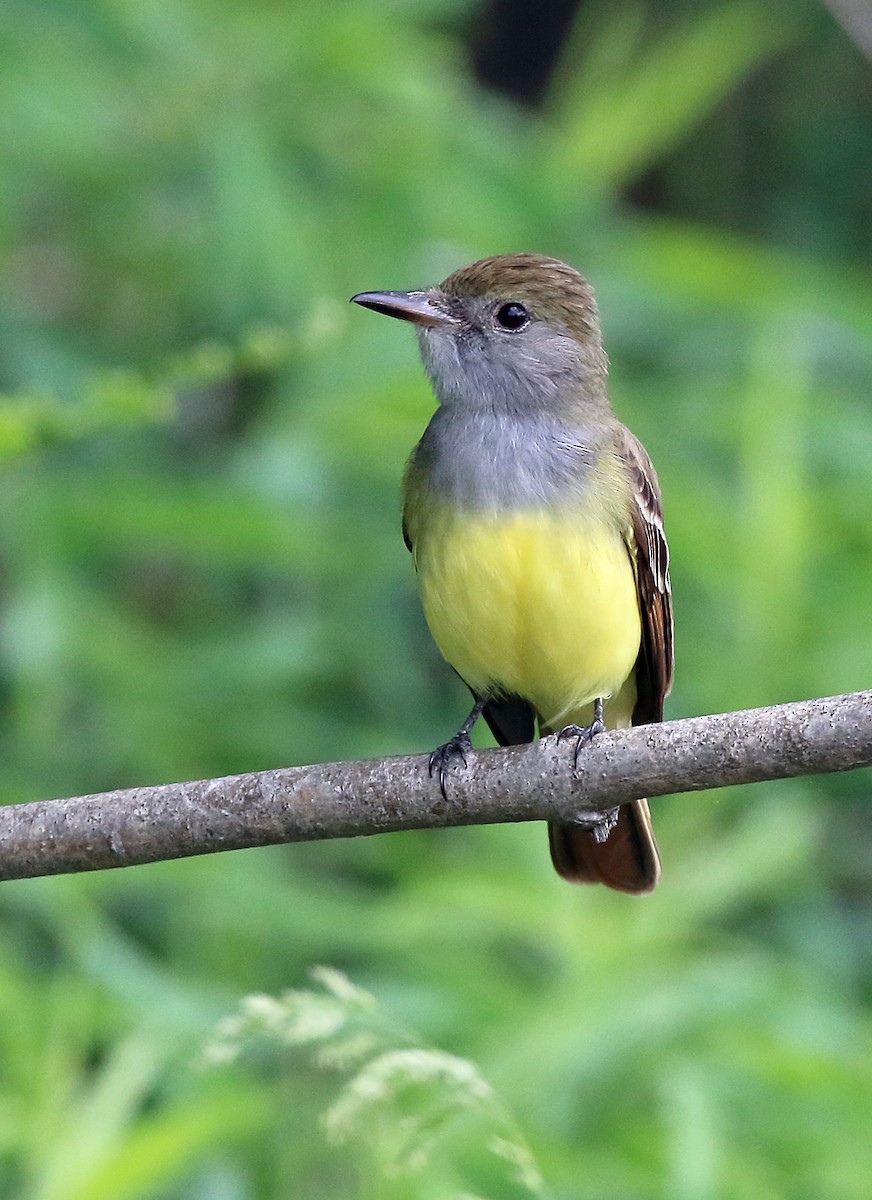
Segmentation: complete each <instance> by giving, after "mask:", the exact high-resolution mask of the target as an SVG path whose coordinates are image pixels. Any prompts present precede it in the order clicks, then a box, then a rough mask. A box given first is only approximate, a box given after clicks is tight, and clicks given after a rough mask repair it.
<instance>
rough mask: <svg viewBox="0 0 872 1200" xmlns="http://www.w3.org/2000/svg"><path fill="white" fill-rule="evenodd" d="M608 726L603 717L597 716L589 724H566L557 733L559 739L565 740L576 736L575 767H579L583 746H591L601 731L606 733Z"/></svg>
mask: <svg viewBox="0 0 872 1200" xmlns="http://www.w3.org/2000/svg"><path fill="white" fill-rule="evenodd" d="M605 730H606V727H605V724H604V722H603V719H602V717H600V716H595V717H594V719H593V720H592V721H591V723H590V724H589V725H566V726H565V727H564V728H563V729H561V730H560V732H559V733H558V735H557V741H558V742H563V741H566V740H567V739H568V738H575V751H574V753H573V755H572V766H573V769H576V768H577V767H578V756H579V754H580V752H581V749H582V747H583V746H589V745H590V743H591V742H592V741H593V739H594V738H595V737H596V736H597V734H599V733H605Z"/></svg>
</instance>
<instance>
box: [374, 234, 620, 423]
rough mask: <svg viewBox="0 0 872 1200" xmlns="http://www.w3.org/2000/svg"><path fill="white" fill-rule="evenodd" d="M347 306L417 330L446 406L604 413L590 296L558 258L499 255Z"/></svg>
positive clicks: (603, 366)
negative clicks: (433, 281) (428, 283)
mask: <svg viewBox="0 0 872 1200" xmlns="http://www.w3.org/2000/svg"><path fill="white" fill-rule="evenodd" d="M352 300H353V301H354V303H356V304H362V305H363V306H364V307H365V308H371V309H374V310H375V311H376V312H381V313H385V314H387V315H388V316H391V317H399V318H400V319H401V320H404V321H410V322H411V323H412V324H413V325H414V326H415V330H416V332H417V335H418V343H419V345H420V348H421V357H422V358H423V360H424V366H425V368H426V370H427V373H428V375H429V376H430V379H431V381H432V384H433V390H434V391H435V393H436V396H437V399H438V400H439V401H440V403H442V404H463V405H468V406H475V407H491V408H494V409H497V410H501V409H509V410H512V411H516V412H523V411H530V410H541V409H543V408H544V409H547V410H549V411H559V410H561V409H563V408H570V409H574V410H576V411H577V410H578V407H579V405H582V406H592V407H606V406H607V401H606V397H605V379H606V371H607V368H608V360H607V359H606V356H605V352H604V351H603V347H602V338H601V336H600V325H599V318H598V316H597V310H596V303H595V301H594V297H593V290H592V289H591V287H590V285H589V284H588V283H587V281H586V280H585V279H584V278H583V277H582V276H581V275H579V273H578V272H577V271H575V270H573V268H572V267H569V266H567V265H566V264H565V263H562V262H559V261H558V260H557V259H554V258H546V257H545V256H544V255H541V254H502V255H498V256H496V257H494V258H483V259H481V260H480V261H479V262H474V263H471V264H470V265H469V266H467V267H461V268H460V270H459V271H455V272H454V274H453V275H449V277H448V278H447V279H446V280H445V281H444V282H443V283H441V284H439V286H438V287H433V288H428V289H427V290H425V291H418V292H361V293H359V294H358V295H357V296H353V297H352Z"/></svg>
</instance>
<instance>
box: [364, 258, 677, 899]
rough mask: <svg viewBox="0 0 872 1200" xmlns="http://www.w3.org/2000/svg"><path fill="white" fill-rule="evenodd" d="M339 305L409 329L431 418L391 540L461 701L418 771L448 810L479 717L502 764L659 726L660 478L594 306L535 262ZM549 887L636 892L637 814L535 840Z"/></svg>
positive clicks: (643, 876) (667, 670)
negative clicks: (619, 396)
mask: <svg viewBox="0 0 872 1200" xmlns="http://www.w3.org/2000/svg"><path fill="white" fill-rule="evenodd" d="M352 301H353V302H354V303H356V304H359V305H362V306H363V307H365V308H368V309H372V310H374V311H375V312H378V313H383V314H385V315H387V316H391V317H396V318H399V319H401V320H404V321H407V322H409V323H410V324H411V325H412V326H413V327H414V329H415V332H416V334H417V339H418V346H419V350H420V354H421V358H422V361H423V365H424V369H425V371H426V374H427V376H428V377H429V380H430V383H431V386H432V389H433V392H434V394H435V398H436V400H437V402H438V403H437V407H436V410H435V412H434V414H433V416H432V418H431V420H430V422H429V424H428V425H427V427H426V429H425V431H424V434H423V436H422V438H421V440H420V441H419V442H418V444H417V445H416V446H415V448H414V450H413V451H412V454H411V456H410V458H409V460H408V463H407V466H406V470H405V476H404V483H403V536H404V539H405V542H406V545H407V547H408V548H409V550H410V551H411V553H412V557H413V561H414V565H415V568H416V571H417V575H418V581H419V590H420V596H421V602H422V605H423V609H424V614H425V617H426V620H427V623H428V625H429V628H430V632H431V634H432V636H433V639H434V641H435V642H436V645H437V647H438V649H439V650H440V652H441V654H442V656H443V657H444V658H445V659H446V661H447V662H448V663H449V664H450V665H451V666H452V667H453V668H454V670H455V671H456V673H457V674H458V675H459V676H460V678H461V679H462V680H463V681H464V682H465V683H466V685H467V686H468V687H469V689H470V691H471V692H472V696H473V700H474V704H473V707H472V709H471V711H470V713H469V715H468V717H467V719H466V720H465V721H464V722H463V724H462V725H461V726H460V728H459V729H458V731H457V733H456V734H455V735H454V736H453V737H452V738H451V739H449V741H448V742H446V743H445V744H444V745H441V746H439V747H438V748H437V749H436V750H435V751H434V752H433V754H432V755H431V756H430V774H431V775H436V776H438V780H439V785H440V787H441V788H442V791H443V795H444V793H445V788H446V782H447V780H448V779H450V775H451V772H452V769H453V768H454V767H455V766H457V765H458V764H459V762H460V761H462V762H463V763H465V762H466V754H467V753H468V751H469V750H470V749H471V741H470V732H471V730H472V727H473V725H474V724H475V722H476V721H477V720H478V718H479V717H480V716H483V717H484V719H485V721H486V722H487V724H488V725H489V727H490V729H491V731H492V733H493V735H494V737H495V738H496V740H497V742H498V743H499V744H500V745H503V746H505V745H516V744H521V743H526V742H531V741H533V740H535V737H536V731H537V727H538V733H539V736H545V735H547V734H550V733H557V734H558V735H559V737H560V739H561V740H563V739H574V740H575V748H574V760H573V761H574V763H575V764H576V766H577V762H578V756H579V753H580V752H581V751H582V750H583V749H584V748H585V747H586V746H587V745H588V744H589V743H590V742H591V741H592V740H593V738H595V737H596V736H597V735H598V734H599V733H600V732H602V731H603V730H604V729H606V728H612V729H614V728H626V727H628V726H630V725H639V724H649V723H651V722H656V721H660V720H662V717H663V702H664V699H665V698H666V696H667V694H668V692H669V690H670V687H671V683H672V675H673V662H674V654H673V617H672V595H671V589H670V582H669V548H668V544H667V541H666V536H665V533H664V527H663V514H662V506H661V497H660V487H659V483H658V480H657V475H656V473H655V471H654V468H653V466H652V464H651V460H650V458H649V457H648V454H647V452H646V451H645V449H644V447H643V445H642V443H641V442H640V441H639V440H638V439H637V438H636V437H635V436H634V435H633V434H632V433H631V432H630V430H629V429H627V428H626V426H624V425H622V424H621V423H620V422H619V421H618V419H617V417H615V415H614V413H613V411H612V408H611V405H610V403H609V399H608V395H607V387H606V384H607V375H608V359H607V357H606V354H605V351H604V349H603V343H602V335H601V329H600V320H599V315H598V310H597V305H596V301H595V298H594V293H593V289H592V287H591V286H590V284H589V283H588V282H587V280H586V279H585V278H584V277H583V276H582V275H581V274H580V273H579V272H578V271H576V270H575V269H574V268H573V267H571V266H569V265H567V264H566V263H564V262H561V261H560V260H558V259H555V258H550V257H547V256H545V255H541V254H532V253H517V254H501V255H496V256H493V257H489V258H483V259H480V260H478V261H477V262H473V263H471V264H469V265H468V266H464V267H461V268H460V269H459V270H456V271H455V272H454V273H453V274H451V275H449V276H448V278H447V279H445V280H444V281H443V282H442V283H441V284H439V285H438V286H435V287H429V288H426V289H424V290H418V291H407V292H403V291H375V292H360V293H358V294H357V295H355V296H353V297H352ZM549 845H550V850H551V858H552V861H553V864H554V867H555V868H556V870H557V872H558V874H559V875H561V876H562V877H563V878H564V879H567V880H569V881H571V882H577V883H602V884H605V885H607V886H608V887H611V888H614V889H616V890H618V891H621V892H625V893H629V894H642V893H646V892H650V891H651V890H652V889H653V888H654V887H655V885H656V884H657V882H658V880H659V878H660V858H659V854H658V851H657V846H656V843H655V840H654V835H653V831H652V826H651V817H650V812H649V809H648V804H647V801H646V800H645V799H642V798H639V799H636V800H633V801H630V802H627V803H625V804H622V805H620V807H619V808H617V809H613V810H610V811H608V812H604V813H597V814H585V816H584V817H582V816H581V815H579V817H578V818H577V819H576V820H574V821H571V822H570V821H560V822H551V823H550V824H549Z"/></svg>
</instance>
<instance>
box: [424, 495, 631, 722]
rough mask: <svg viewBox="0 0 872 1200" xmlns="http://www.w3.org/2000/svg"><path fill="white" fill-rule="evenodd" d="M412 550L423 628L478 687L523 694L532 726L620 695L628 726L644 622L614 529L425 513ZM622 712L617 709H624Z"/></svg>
mask: <svg viewBox="0 0 872 1200" xmlns="http://www.w3.org/2000/svg"><path fill="white" fill-rule="evenodd" d="M421 533H422V536H421V537H420V539H419V541H418V544H417V545H416V547H415V550H416V561H417V567H418V572H419V576H420V585H421V599H422V602H423V606H424V612H425V615H426V617H427V623H428V625H429V626H430V630H431V632H432V634H433V638H434V640H435V641H436V644H437V646H438V647H439V649H440V650H441V652H442V654H443V656H444V657H445V658H446V659H447V660H448V662H449V663H451V665H452V666H453V667H454V668H455V670H456V671H457V672H458V674H459V675H460V676H461V677H462V678H463V679H464V680H465V681H466V683H468V684H469V686H470V687H471V688H473V690H474V691H476V692H477V693H479V694H485V693H487V692H488V691H494V690H499V691H501V692H504V693H507V694H508V693H511V694H515V695H518V696H522V697H523V698H524V699H526V700H528V701H530V703H531V704H532V705H533V707H534V708H535V709H536V711H537V713H538V715H539V719H540V724H541V725H543V726H547V727H549V728H559V727H560V726H561V725H563V724H566V723H567V722H568V721H579V720H580V719H583V715H584V714H585V710H586V706H588V705H589V704H590V703H591V701H592V700H594V699H595V698H596V697H598V696H602V697H604V698H607V697H610V696H616V702H615V704H613V706H612V709H613V713H612V720H608V721H607V723H608V724H626V723H628V721H629V712H631V711H632V703H633V699H634V697H635V687H634V686H633V685H632V681H631V680H630V682H629V683H628V686H627V687H626V688H624V690H623V693H622V694H621V697H620V704H617V693H619V692H621V688H622V685H623V684H624V683H625V682H627V681H628V679H629V677H630V675H631V673H632V670H633V666H634V664H635V661H636V658H637V656H638V653H639V640H640V636H641V626H640V619H639V608H638V601H637V598H636V585H635V579H634V575H633V568H632V565H631V563H630V559H629V557H628V554H627V549H626V546H625V545H624V542H623V539H622V538H621V536H620V533H619V532H618V531H617V530H615V529H613V528H611V527H610V526H608V525H607V524H605V523H603V522H598V521H596V522H591V521H589V520H588V521H585V520H584V519H583V518H582V517H578V516H576V515H573V516H565V515H562V514H550V513H536V512H533V513H516V514H514V515H505V514H503V515H500V516H485V517H483V516H480V515H476V516H472V517H470V516H468V515H467V516H455V515H449V514H447V513H436V514H433V515H432V517H431V518H430V519H428V521H427V528H426V531H424V530H422V531H421ZM627 709H628V710H629V712H627V711H623V710H627Z"/></svg>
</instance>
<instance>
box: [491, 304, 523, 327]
mask: <svg viewBox="0 0 872 1200" xmlns="http://www.w3.org/2000/svg"><path fill="white" fill-rule="evenodd" d="M496 317H497V325H500V326H501V327H502V328H503V329H508V330H509V331H510V332H511V333H516V332H517V331H518V330H519V329H523V328H524V326H525V325H526V324H527V322H528V321H529V320H530V314H529V313H528V312H527V310H526V308H525V307H524V305H523V304H519V303H518V302H517V300H513V301H512V302H511V303H510V304H501V305H500V307H499V308H498V309H497V313H496Z"/></svg>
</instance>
